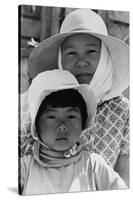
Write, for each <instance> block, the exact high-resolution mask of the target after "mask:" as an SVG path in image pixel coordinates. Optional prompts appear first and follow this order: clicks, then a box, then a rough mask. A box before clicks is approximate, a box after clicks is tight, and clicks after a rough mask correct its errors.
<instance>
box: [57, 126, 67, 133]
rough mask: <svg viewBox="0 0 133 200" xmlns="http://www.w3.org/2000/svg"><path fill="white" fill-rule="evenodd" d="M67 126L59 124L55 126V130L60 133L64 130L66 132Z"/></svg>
mask: <svg viewBox="0 0 133 200" xmlns="http://www.w3.org/2000/svg"><path fill="white" fill-rule="evenodd" d="M67 130H68V128H67V126H66V125H65V124H61V125H59V126H58V127H57V131H58V132H60V133H64V132H67Z"/></svg>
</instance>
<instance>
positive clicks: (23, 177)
mask: <svg viewBox="0 0 133 200" xmlns="http://www.w3.org/2000/svg"><path fill="white" fill-rule="evenodd" d="M31 162H32V157H31V156H24V157H20V159H19V193H20V194H21V195H22V194H23V193H24V190H25V187H26V184H27V180H28V175H29V169H30V164H31Z"/></svg>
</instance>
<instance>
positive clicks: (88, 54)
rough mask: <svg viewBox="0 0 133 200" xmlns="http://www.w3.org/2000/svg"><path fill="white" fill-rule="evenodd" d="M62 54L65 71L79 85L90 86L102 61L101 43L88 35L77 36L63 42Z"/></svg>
mask: <svg viewBox="0 0 133 200" xmlns="http://www.w3.org/2000/svg"><path fill="white" fill-rule="evenodd" d="M61 52H62V66H63V69H65V70H68V71H70V72H71V73H72V74H73V75H74V76H75V77H76V78H77V80H78V82H79V83H86V84H89V83H90V81H91V79H92V77H93V75H94V73H95V71H96V68H97V66H98V62H99V59H100V52H101V41H100V40H99V39H98V38H96V37H94V36H91V35H88V34H76V35H73V36H71V37H69V38H67V39H66V40H65V41H64V42H63V44H62V47H61Z"/></svg>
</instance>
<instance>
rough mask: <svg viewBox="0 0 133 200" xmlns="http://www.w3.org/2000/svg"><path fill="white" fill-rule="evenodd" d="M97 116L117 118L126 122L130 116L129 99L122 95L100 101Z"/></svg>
mask: <svg viewBox="0 0 133 200" xmlns="http://www.w3.org/2000/svg"><path fill="white" fill-rule="evenodd" d="M96 117H97V118H98V119H99V118H100V119H101V118H102V119H103V120H105V119H106V118H108V119H109V120H110V119H113V120H114V119H115V118H116V119H120V120H122V121H123V122H125V121H126V120H127V118H128V117H129V100H128V99H127V98H126V97H124V96H122V95H121V96H118V97H115V98H112V99H110V100H107V101H104V102H102V103H100V104H99V105H98V107H97V115H96ZM97 118H96V119H97Z"/></svg>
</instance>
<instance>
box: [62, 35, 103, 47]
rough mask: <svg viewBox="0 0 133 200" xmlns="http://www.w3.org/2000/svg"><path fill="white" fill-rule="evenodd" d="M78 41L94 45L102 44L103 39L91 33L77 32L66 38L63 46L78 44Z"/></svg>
mask: <svg viewBox="0 0 133 200" xmlns="http://www.w3.org/2000/svg"><path fill="white" fill-rule="evenodd" d="M77 43H85V44H87V45H88V44H94V45H98V46H99V45H100V43H101V40H100V39H99V38H97V37H95V36H92V35H89V34H84V33H81V34H75V35H72V36H70V37H68V38H67V39H65V40H64V42H63V43H62V48H64V47H66V46H68V45H76V44H77Z"/></svg>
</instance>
